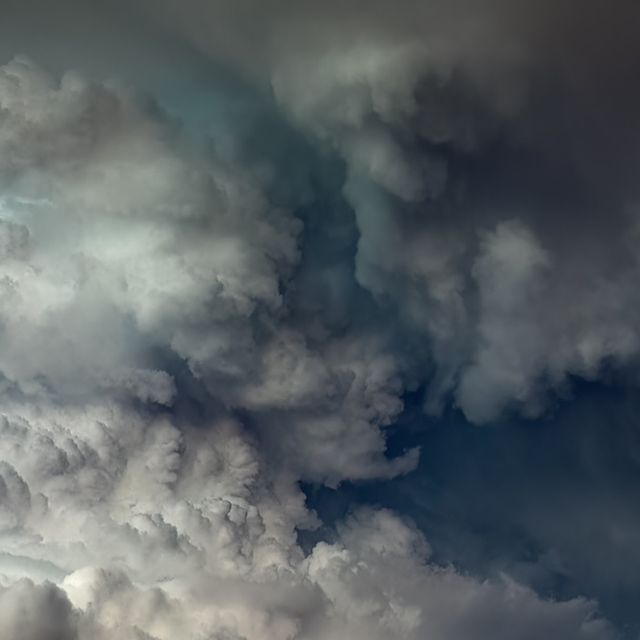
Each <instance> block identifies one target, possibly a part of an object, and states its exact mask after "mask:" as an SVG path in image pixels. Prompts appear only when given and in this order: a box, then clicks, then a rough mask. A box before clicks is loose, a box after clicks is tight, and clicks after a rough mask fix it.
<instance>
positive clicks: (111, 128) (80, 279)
mask: <svg viewBox="0 0 640 640" xmlns="http://www.w3.org/2000/svg"><path fill="white" fill-rule="evenodd" d="M638 14H639V10H638V8H637V7H636V5H634V4H632V3H625V2H623V3H620V4H619V5H618V6H617V7H615V8H609V9H608V10H605V8H604V7H603V6H602V5H601V4H600V3H597V2H595V1H594V2H591V1H587V2H584V3H580V4H578V3H575V2H568V1H567V2H559V3H551V2H546V1H545V2H539V3H534V2H530V1H525V0H518V2H511V3H507V2H499V1H497V0H496V1H493V2H487V3H484V4H483V6H482V7H480V6H478V5H477V3H470V2H463V1H461V0H460V1H455V2H447V3H444V2H439V1H434V2H430V3H418V2H412V1H409V0H406V1H403V2H398V3H389V2H379V1H377V0H374V1H373V2H367V3H364V2H359V1H354V2H349V3H344V2H337V1H332V0H331V1H329V2H325V3H312V2H307V1H304V2H297V3H294V2H288V1H286V0H282V1H275V0H273V1H272V0H268V1H266V2H261V3H258V2H253V1H251V2H248V1H244V0H241V1H239V2H236V3H233V4H230V3H224V2H216V1H212V2H195V1H193V0H185V1H183V2H173V1H172V0H160V1H159V2H154V3H151V2H146V0H136V1H135V2H131V3H126V6H125V3H121V2H118V1H117V0H114V1H113V2H103V3H99V2H92V3H79V2H72V1H65V2H61V3H58V4H56V5H55V6H53V5H52V4H51V3H44V2H41V1H39V0H28V1H27V2H20V3H19V2H9V3H7V5H6V17H4V18H3V20H2V26H0V35H2V38H1V41H2V44H1V45H0V51H1V52H2V54H3V56H4V59H3V60H2V63H3V64H2V66H0V297H1V299H2V304H1V305H0V394H1V396H2V403H1V413H2V419H1V421H0V434H1V435H0V540H1V544H0V576H1V579H0V585H2V586H1V587H0V635H2V636H3V637H7V638H12V639H14V640H85V639H87V640H88V639H89V638H92V639H93V638H96V639H98V640H103V639H104V640H116V639H118V640H121V639H125V640H129V639H130V640H168V639H169V638H175V637H182V638H187V639H193V640H205V639H206V640H265V639H266V638H269V639H271V640H294V639H296V638H297V639H300V640H329V639H334V638H342V637H348V638H354V639H356V640H357V639H359V638H373V639H378V638H379V639H380V640H383V639H385V640H386V639H388V638H405V639H407V640H412V639H418V638H425V637H429V638H432V639H433V640H440V639H442V640H451V638H456V639H460V640H467V639H469V640H472V639H474V640H475V639H479V638H495V639H496V640H500V639H501V638H504V639H505V640H506V639H507V638H509V639H510V640H515V639H522V640H525V639H527V638H541V637H544V638H549V639H550V640H553V639H555V638H558V639H560V638H562V640H571V639H576V640H578V639H587V638H588V639H591V640H594V639H599V640H600V639H609V638H617V637H621V634H623V633H627V632H628V633H631V632H633V630H631V631H630V630H629V629H622V627H621V625H620V624H618V621H608V620H607V619H606V616H605V615H603V613H602V611H601V610H600V608H599V604H598V602H597V600H596V599H595V596H594V593H593V589H592V588H591V586H592V582H590V581H589V580H585V582H584V584H585V591H584V592H583V591H581V590H580V583H579V576H580V575H581V572H580V571H579V570H577V569H575V566H576V565H577V564H579V563H580V561H582V560H581V559H583V558H584V556H587V555H588V553H589V549H588V544H586V543H585V551H584V553H582V555H580V554H578V556H579V559H578V560H576V557H578V556H575V557H574V556H572V562H573V564H572V570H571V571H572V579H573V577H575V580H576V583H575V588H573V589H572V590H571V594H570V595H566V594H562V595H560V594H558V593H549V592H546V593H543V592H541V590H540V589H536V587H537V584H536V582H535V580H529V581H528V580H527V575H525V573H524V572H522V571H521V570H520V569H521V567H519V566H517V565H516V564H513V565H512V566H509V564H508V563H505V566H502V567H501V571H500V572H499V573H496V572H491V573H487V575H486V576H482V575H479V572H478V571H475V570H474V571H473V572H467V571H465V569H464V562H462V560H460V562H459V563H458V562H457V561H456V558H449V559H448V560H449V561H448V562H441V561H440V556H439V555H438V550H437V549H432V547H431V546H430V542H429V540H428V539H426V538H425V534H424V531H421V530H420V529H419V528H418V526H417V525H416V524H415V523H414V520H415V521H416V522H418V523H420V522H421V521H422V520H423V519H424V517H425V516H424V514H418V515H417V516H416V514H412V513H397V512H393V511H390V510H389V509H387V508H382V507H380V506H375V505H373V506H362V505H360V506H358V505H357V504H354V505H350V508H349V510H348V511H347V512H346V513H345V514H343V516H342V517H341V518H340V519H339V521H337V522H325V521H323V518H322V514H321V513H316V512H315V511H314V510H313V508H312V507H311V506H310V505H309V504H307V495H306V494H305V491H304V490H303V487H308V486H314V487H316V488H317V487H321V486H325V487H327V488H329V489H330V490H335V491H338V492H339V491H340V487H341V486H343V485H344V484H345V483H352V484H353V483H356V484H357V483H365V482H371V481H375V482H376V483H382V484H384V483H388V485H389V486H406V485H407V483H409V484H410V483H411V482H412V478H413V477H414V474H415V473H416V469H418V468H419V465H424V464H428V460H427V462H424V458H423V462H421V456H423V457H424V455H425V452H424V451H422V452H421V451H420V448H419V445H420V444H421V443H424V442H425V440H424V439H421V438H413V441H411V440H412V438H407V439H406V442H404V441H403V440H402V433H400V435H399V436H398V433H399V430H400V431H401V430H402V427H401V426H400V427H399V426H398V425H402V424H403V421H405V422H406V416H407V410H408V408H411V407H408V398H411V402H412V403H414V404H415V405H416V406H418V407H419V414H420V416H421V417H420V418H418V419H416V420H415V425H414V427H413V429H410V430H409V431H410V432H411V433H414V432H415V429H418V430H419V429H420V428H421V427H420V426H419V425H422V424H423V423H424V424H426V423H428V422H429V421H435V422H437V421H439V420H442V419H443V416H445V415H450V414H451V412H454V413H455V415H457V416H459V417H460V420H464V421H465V424H466V423H470V424H471V425H473V429H479V430H481V429H491V428H493V426H494V425H495V424H496V423H500V424H503V423H504V421H505V420H509V419H518V420H521V419H524V420H530V421H533V420H535V419H538V420H540V419H545V418H546V417H547V416H549V415H550V414H551V412H552V411H553V410H554V408H555V407H557V405H558V404H559V403H562V402H569V400H568V398H569V399H570V396H571V392H572V389H573V387H574V385H575V383H576V381H582V382H584V381H589V382H592V383H597V382H598V381H601V380H603V379H605V378H606V379H607V380H609V376H611V375H614V376H620V377H622V378H624V380H625V384H631V385H635V382H634V381H637V379H638V377H637V362H638V356H639V354H640V332H639V330H638V327H640V301H639V300H636V298H637V297H638V288H637V282H638V278H639V277H640V262H639V260H638V251H637V243H638V239H639V236H638V233H639V227H638V218H637V212H638V196H639V195H640V194H638V193H637V190H638V189H637V184H638V181H637V178H636V175H635V174H636V166H637V164H638V160H640V138H639V137H638V131H640V128H639V127H638V125H640V122H639V119H640V115H639V114H640V110H638V106H640V105H639V103H640V92H639V91H638V89H637V87H636V82H635V72H636V70H637V68H638V66H637V65H638V63H639V62H640V60H639V58H640V47H638V45H637V44H636V42H635V40H636V38H635V36H636V33H637V27H638V26H640V25H639V24H638V18H639V17H640V16H639V15H638ZM612 372H613V374H612ZM634 388H635V387H634ZM416 425H418V426H417V427H416ZM614 427H615V425H614ZM627 428H628V429H630V427H625V429H627ZM425 429H426V427H425ZM390 433H393V434H395V436H396V437H397V438H399V439H400V441H401V442H404V444H402V446H399V447H391V446H389V439H388V435H389V434H390ZM514 433H517V432H516V431H514ZM625 433H627V431H625ZM518 437H519V436H516V435H509V436H508V437H507V436H505V438H504V442H511V438H513V441H514V442H515V441H517V442H520V440H518ZM629 437H630V440H631V441H633V442H634V444H633V445H632V446H630V447H629V450H628V451H627V452H624V453H622V452H620V453H619V455H620V457H621V458H622V457H623V456H627V455H628V456H629V459H628V460H627V459H626V458H625V464H629V465H636V464H637V461H638V459H640V458H638V457H637V455H638V451H637V450H636V448H635V447H637V445H636V444H635V440H634V439H633V437H631V436H629ZM427 441H428V438H427ZM515 446H516V445H515V444H514V447H515ZM531 450H532V451H533V450H535V447H533V445H532V449H531ZM426 453H427V454H428V452H426ZM522 455H523V459H525V458H526V454H522ZM634 456H636V457H634ZM609 463H610V461H608V464H609ZM453 468H455V465H454V467H453ZM536 473H541V474H542V472H539V471H538V470H537V469H536V470H535V473H534V472H533V471H532V475H536ZM631 475H632V474H630V476H631ZM460 477H466V476H464V474H463V473H462V472H461V474H460ZM399 479H401V480H399ZM396 482H401V483H402V485H394V484H393V483H396ZM489 484H490V483H489ZM541 484H544V482H541ZM451 486H452V487H453V488H455V487H458V486H459V485H458V483H457V482H454V481H453V480H452V481H451ZM488 486H489V485H488ZM416 487H419V485H416ZM453 494H455V491H454V492H453ZM463 494H464V492H459V495H463ZM464 495H466V494H464ZM476 495H477V499H478V500H482V495H481V489H480V488H478V490H477V494H476ZM526 498H527V495H526V489H525V488H523V489H522V500H526ZM465 499H466V498H465ZM370 502H371V501H370ZM374 502H375V501H374ZM576 502H580V501H577V500H576ZM580 504H582V502H580ZM400 511H401V509H400ZM470 511H471V509H470ZM523 512H526V513H527V517H526V518H525V517H523V518H522V522H521V523H520V526H522V527H525V528H527V530H528V531H530V532H531V535H534V534H535V535H538V537H539V538H541V539H542V538H544V540H545V541H546V544H548V546H549V547H550V548H551V551H550V553H551V552H552V551H553V547H554V545H555V544H556V542H557V541H558V540H560V541H561V545H560V548H561V550H562V549H565V548H566V540H567V534H566V532H565V531H564V530H563V532H562V534H554V533H553V532H552V530H553V527H551V526H548V525H547V524H546V522H547V520H546V519H545V517H544V515H543V514H542V512H541V511H538V510H536V509H533V510H531V511H529V510H526V509H523ZM530 514H533V515H530ZM412 515H413V516H416V517H413V518H412ZM418 516H419V517H418ZM592 517H595V516H592ZM495 519H496V521H498V520H499V517H498V516H495ZM541 523H542V524H541ZM561 526H565V525H563V524H562V523H560V524H558V527H561ZM329 528H330V529H331V531H330V533H329V534H327V535H324V534H325V533H326V532H327V530H328V529H329ZM425 528H426V529H427V530H428V529H429V527H425ZM305 532H306V533H305ZM309 532H311V533H309ZM313 532H315V533H313ZM540 532H542V533H540ZM305 535H306V536H307V538H308V539H311V538H313V539H314V544H313V545H307V544H304V543H303V539H304V537H305ZM431 544H435V543H431ZM577 546H580V545H577ZM479 564H481V563H479ZM459 565H462V566H459ZM476 568H477V567H476ZM625 584H628V591H629V593H632V592H634V590H635V589H636V588H637V584H636V583H634V581H633V580H631V581H628V582H627V583H625ZM622 624H624V621H623V623H622ZM629 637H631V636H629Z"/></svg>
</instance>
